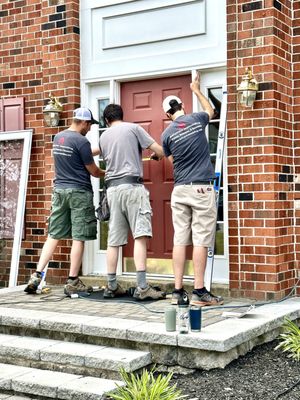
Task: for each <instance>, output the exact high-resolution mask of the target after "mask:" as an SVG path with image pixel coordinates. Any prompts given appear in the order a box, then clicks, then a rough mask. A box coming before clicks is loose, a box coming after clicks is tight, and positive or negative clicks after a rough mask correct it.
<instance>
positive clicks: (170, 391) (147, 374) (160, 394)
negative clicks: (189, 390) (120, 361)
mask: <svg viewBox="0 0 300 400" xmlns="http://www.w3.org/2000/svg"><path fill="white" fill-rule="evenodd" d="M120 374H121V377H122V379H123V381H124V383H125V386H119V385H118V387H117V389H116V390H114V392H111V393H109V396H110V397H111V398H112V399H114V400H179V399H183V398H184V397H186V396H182V395H181V391H180V390H178V389H177V387H176V384H175V385H173V386H172V385H170V380H171V378H172V375H173V374H172V372H170V373H169V374H168V375H165V376H163V375H161V374H159V375H157V377H156V376H155V371H154V370H151V371H147V370H146V369H144V370H143V373H142V375H136V374H134V373H128V372H126V371H125V370H124V368H122V369H121V370H120Z"/></svg>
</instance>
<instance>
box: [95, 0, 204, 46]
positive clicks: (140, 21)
mask: <svg viewBox="0 0 300 400" xmlns="http://www.w3.org/2000/svg"><path fill="white" fill-rule="evenodd" d="M94 14H95V15H93V19H92V21H93V25H95V26H97V27H99V24H97V21H98V20H101V9H97V10H95V11H94ZM99 14H100V15H99ZM205 20H206V16H205V2H204V1H203V0H200V1H196V2H190V3H186V4H178V5H175V6H167V7H159V8H154V9H149V10H141V11H137V12H132V13H128V14H121V15H112V16H107V17H104V18H103V20H102V21H103V24H102V25H103V29H102V32H103V34H102V49H110V48H115V47H123V46H133V45H137V44H146V43H155V42H159V41H166V40H170V39H175V38H182V37H188V36H196V35H201V34H203V33H205ZM162 21H164V22H163V23H162ZM99 36H101V34H100V33H99Z"/></svg>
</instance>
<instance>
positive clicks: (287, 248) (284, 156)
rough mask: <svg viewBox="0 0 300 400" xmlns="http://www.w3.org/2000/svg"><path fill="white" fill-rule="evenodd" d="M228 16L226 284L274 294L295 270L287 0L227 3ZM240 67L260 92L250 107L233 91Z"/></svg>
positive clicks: (284, 288) (238, 291) (243, 292)
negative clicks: (239, 101) (247, 71)
mask: <svg viewBox="0 0 300 400" xmlns="http://www.w3.org/2000/svg"><path fill="white" fill-rule="evenodd" d="M283 3H284V4H283ZM294 3H295V4H294V7H297V6H298V8H299V4H296V3H299V2H294ZM227 13H228V16H227V20H228V91H229V113H228V182H229V186H230V190H231V192H230V193H229V236H230V237H229V244H230V248H229V253H230V287H231V290H232V293H233V294H235V295H239V296H246V297H248V296H249V297H255V298H258V299H265V300H269V299H274V298H275V299H279V298H282V297H283V296H284V295H286V294H287V293H288V292H289V291H290V289H291V288H292V286H293V285H294V284H295V275H296V274H295V268H297V263H296V256H295V249H296V248H297V246H298V245H295V227H294V217H295V214H294V201H293V200H294V184H293V180H294V173H295V166H294V160H295V159H294V134H296V131H295V130H294V116H295V114H294V113H295V112H296V111H297V107H296V105H295V104H294V102H295V101H296V98H294V97H293V96H294V94H296V92H297V90H296V89H295V91H293V88H294V79H295V72H294V71H296V68H295V64H293V61H295V57H296V56H295V55H294V54H293V44H294V43H293V40H294V38H293V28H292V26H293V24H295V23H296V21H295V20H293V16H294V14H293V4H292V2H291V1H285V2H281V1H280V2H279V1H276V0H265V1H246V0H244V1H243V0H236V1H228V2H227ZM298 22H299V21H298ZM295 26H296V25H295ZM295 38H296V37H295ZM246 67H251V68H252V71H253V74H254V76H255V78H256V79H257V80H258V82H259V92H258V96H257V100H256V102H255V103H254V106H253V108H249V109H242V108H241V106H240V105H239V104H237V95H236V93H237V92H236V88H237V85H238V84H239V83H240V81H241V79H242V75H243V73H244V71H245V69H246Z"/></svg>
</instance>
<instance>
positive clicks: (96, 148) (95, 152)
mask: <svg viewBox="0 0 300 400" xmlns="http://www.w3.org/2000/svg"><path fill="white" fill-rule="evenodd" d="M92 154H93V156H98V155H99V154H101V151H100V149H99V147H94V148H92Z"/></svg>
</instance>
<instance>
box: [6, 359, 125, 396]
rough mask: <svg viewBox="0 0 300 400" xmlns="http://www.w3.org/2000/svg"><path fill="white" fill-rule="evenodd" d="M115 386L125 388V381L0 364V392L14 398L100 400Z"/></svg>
mask: <svg viewBox="0 0 300 400" xmlns="http://www.w3.org/2000/svg"><path fill="white" fill-rule="evenodd" d="M116 385H123V382H121V381H114V380H109V379H102V378H95V377H90V376H82V375H74V374H68V373H64V372H56V371H45V370H39V369H36V368H28V367H23V366H16V365H8V364H0V391H1V392H3V391H7V392H9V393H12V394H14V395H21V396H23V395H33V396H39V397H41V398H47V399H48V398H52V399H53V398H55V399H66V400H101V399H103V398H104V395H105V393H108V392H110V391H112V390H114V389H115V388H116ZM4 398H5V397H4ZM14 400H16V399H14ZM18 400H19V399H18Z"/></svg>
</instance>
